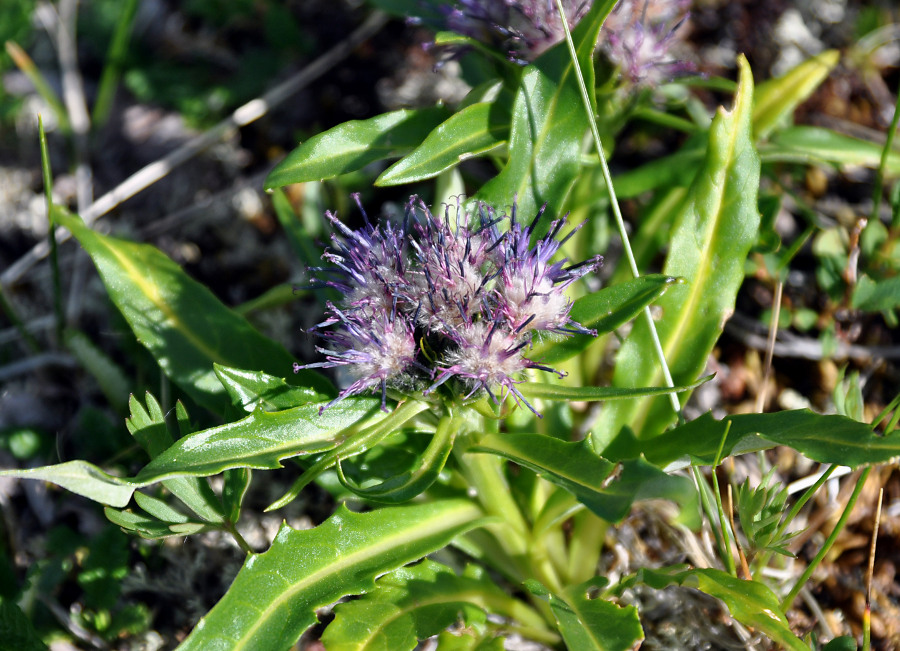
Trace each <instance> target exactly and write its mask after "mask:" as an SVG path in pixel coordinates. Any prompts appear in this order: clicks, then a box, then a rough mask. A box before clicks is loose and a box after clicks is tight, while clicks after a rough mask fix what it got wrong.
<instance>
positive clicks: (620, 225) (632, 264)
mask: <svg viewBox="0 0 900 651" xmlns="http://www.w3.org/2000/svg"><path fill="white" fill-rule="evenodd" d="M556 8H557V10H558V11H559V15H560V19H561V20H562V27H563V31H564V32H565V35H566V44H567V45H568V46H569V54H570V55H571V57H572V66H573V67H574V68H575V76H576V78H577V79H578V88H579V90H580V91H581V100H582V103H583V104H584V110H585V112H586V113H587V118H588V123H589V124H590V126H591V135H592V136H593V137H594V146H595V147H596V148H597V156H598V157H599V159H600V169H601V171H602V172H603V182H604V183H605V184H606V189H607V191H608V192H609V200H610V205H611V206H612V211H613V217H615V220H616V228H617V229H618V230H619V236H620V237H621V238H622V250H623V251H624V252H625V258H626V259H627V260H628V266H629V268H630V269H631V274H632V275H633V276H634V277H635V278H640V276H641V272H640V270H639V269H638V266H637V262H636V261H635V258H634V253H633V251H632V250H631V242H630V241H629V239H628V231H626V230H625V220H624V219H623V217H622V211H621V209H620V208H619V201H618V199H617V198H616V190H615V188H614V187H613V182H612V175H611V174H610V173H609V165H607V163H606V156H605V155H604V153H603V143H602V142H601V141H600V131H599V130H598V129H597V122H596V120H594V114H593V111H592V110H591V100H590V97H589V96H588V91H587V86H586V85H585V83H584V75H582V73H581V66H580V65H579V64H578V54H577V53H576V52H575V43H574V42H573V41H572V34H571V33H570V32H569V23H568V21H567V20H566V13H565V9H564V8H563V3H562V0H556ZM644 320H645V321H646V322H647V329H648V330H649V332H650V339H651V340H652V341H653V349H654V351H655V353H656V357H657V359H659V364H660V368H661V369H662V373H663V378H664V379H665V382H666V386H668V387H674V386H675V381H674V380H673V379H672V374H671V373H670V372H669V365H668V363H666V354H665V352H664V351H663V347H662V343H661V342H660V340H659V334H658V333H657V332H656V324H655V323H654V322H653V315H652V314H650V307H649V306H648V307H645V308H644ZM668 395H669V400H670V402H671V403H672V409H674V410H675V413H676V414H677V415H678V421H679V422H681V423H683V422H684V415H683V414H682V412H681V403H680V402H679V401H678V395H677V394H676V393H675V392H672V393H670V394H668Z"/></svg>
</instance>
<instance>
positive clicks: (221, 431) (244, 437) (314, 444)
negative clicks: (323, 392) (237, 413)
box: [135, 396, 381, 484]
mask: <svg viewBox="0 0 900 651" xmlns="http://www.w3.org/2000/svg"><path fill="white" fill-rule="evenodd" d="M321 406H322V403H310V404H307V405H303V406H302V407H295V408H294V409H287V410H285V411H276V412H271V413H269V412H264V411H255V412H253V413H252V414H250V415H249V416H247V417H246V418H244V419H243V420H240V421H238V422H236V423H228V424H226V425H220V426H219V427H213V428H211V429H208V430H203V431H201V432H197V433H195V434H191V435H190V436H186V437H184V438H182V439H179V440H178V441H177V442H176V443H175V444H174V445H172V446H171V447H170V448H168V449H167V450H166V451H165V452H163V453H162V454H160V455H159V456H157V457H155V458H154V459H153V461H151V462H150V463H149V464H147V465H146V466H145V467H144V468H143V469H142V470H141V471H140V472H139V473H138V474H137V476H136V477H135V481H137V482H140V483H142V484H148V483H152V482H155V481H160V480H161V479H164V478H167V477H174V476H183V475H189V476H195V477H204V476H209V475H215V474H218V473H220V472H222V471H224V470H228V469H230V468H257V469H269V470H272V469H275V468H281V463H280V461H281V460H283V459H286V458H288V457H294V456H298V455H301V454H314V453H318V452H324V451H325V450H330V449H331V448H333V447H334V446H335V445H337V444H338V443H340V442H341V441H342V440H344V439H345V438H347V437H349V436H351V435H352V434H353V433H354V432H356V431H358V428H359V427H360V426H362V425H363V424H364V423H369V422H370V421H371V420H372V419H373V418H380V414H381V411H380V409H379V408H380V406H381V401H380V400H379V399H377V398H367V397H359V396H351V397H349V398H346V399H344V400H342V401H341V402H339V403H337V404H336V405H333V406H331V407H329V408H328V409H326V410H325V411H324V412H322V413H321V414H320V413H319V408H320V407H321Z"/></svg>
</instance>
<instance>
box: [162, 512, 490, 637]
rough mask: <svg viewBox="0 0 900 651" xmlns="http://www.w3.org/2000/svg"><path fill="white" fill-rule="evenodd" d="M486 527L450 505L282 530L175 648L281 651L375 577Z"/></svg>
mask: <svg viewBox="0 0 900 651" xmlns="http://www.w3.org/2000/svg"><path fill="white" fill-rule="evenodd" d="M485 522H487V520H486V519H485V518H483V514H482V512H481V511H480V510H479V509H478V508H477V507H476V506H474V505H473V504H472V503H471V502H469V501H468V500H448V501H443V502H433V503H430V504H422V505H416V506H402V507H386V508H383V509H379V510H377V511H372V512H370V513H363V514H358V513H352V512H350V511H349V510H348V509H347V508H346V507H344V506H340V507H338V510H337V512H336V513H335V514H334V515H332V516H331V517H330V518H329V519H328V520H327V521H326V522H324V523H323V524H321V525H320V526H318V527H316V528H315V529H309V530H305V531H296V530H294V529H291V528H290V527H288V526H287V525H283V526H282V528H281V530H280V531H279V532H278V535H277V536H276V538H275V541H274V542H273V543H272V546H271V548H270V549H269V550H268V551H267V552H265V553H264V554H251V555H250V556H249V557H248V558H247V561H246V562H245V563H244V567H243V568H242V569H241V571H240V572H239V573H238V575H237V578H235V580H234V583H233V584H232V585H231V588H229V590H228V592H227V593H226V594H225V596H224V597H223V598H222V599H221V601H219V603H218V604H216V606H215V607H214V608H213V609H212V610H211V611H210V612H209V613H208V614H207V615H206V616H205V617H203V619H201V620H200V622H199V623H198V624H197V626H196V628H195V629H194V630H193V632H192V633H191V634H190V636H188V638H187V639H186V640H185V641H184V642H183V643H182V644H181V646H179V647H178V648H179V649H180V650H181V651H189V650H191V649H202V650H203V651H206V650H208V649H232V650H235V651H237V650H238V649H286V648H288V647H289V646H291V645H292V644H294V643H295V642H296V641H297V639H298V638H299V637H300V635H301V634H302V633H303V631H305V630H306V629H307V628H309V627H310V626H312V625H313V624H315V623H316V609H317V608H321V607H323V606H327V605H329V604H332V603H334V602H335V601H337V600H338V599H340V598H341V597H342V596H344V595H348V594H360V593H365V592H369V591H371V590H372V589H373V588H374V587H375V578H376V577H377V576H379V575H381V574H384V573H385V572H389V571H391V570H394V569H396V568H398V567H401V566H403V565H405V564H406V563H409V562H410V561H414V560H416V559H419V558H421V557H422V556H424V555H425V554H428V553H430V552H433V551H436V550H438V549H441V548H442V547H444V546H445V545H447V544H448V543H449V542H450V541H451V540H453V539H454V538H455V537H456V536H458V535H459V534H461V533H464V532H466V531H469V530H471V529H473V528H475V527H478V526H481V525H483V524H484V523H485Z"/></svg>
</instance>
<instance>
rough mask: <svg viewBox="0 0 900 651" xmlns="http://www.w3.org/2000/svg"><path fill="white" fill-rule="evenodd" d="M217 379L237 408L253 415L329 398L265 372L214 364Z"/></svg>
mask: <svg viewBox="0 0 900 651" xmlns="http://www.w3.org/2000/svg"><path fill="white" fill-rule="evenodd" d="M213 369H214V370H215V372H216V376H217V377H218V378H219V381H220V382H221V383H222V386H224V387H225V391H227V392H228V395H229V396H231V402H232V403H233V404H234V406H235V407H238V408H240V409H242V410H243V411H247V412H252V411H255V410H256V409H262V410H264V411H283V410H285V409H293V408H294V407H300V406H301V405H305V404H307V403H309V402H319V401H322V400H324V399H325V398H327V397H328V396H325V395H322V394H320V393H318V392H316V390H315V389H311V388H308V387H295V386H293V385H290V384H288V383H287V382H285V381H284V379H283V378H280V377H275V376H273V375H268V374H266V373H263V372H262V371H245V370H243V369H239V368H229V367H227V366H222V365H221V364H214V365H213Z"/></svg>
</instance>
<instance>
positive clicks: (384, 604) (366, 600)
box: [322, 559, 553, 651]
mask: <svg viewBox="0 0 900 651" xmlns="http://www.w3.org/2000/svg"><path fill="white" fill-rule="evenodd" d="M485 611H488V612H491V613H493V614H496V615H501V616H503V617H508V618H510V619H513V620H516V621H518V622H519V623H520V624H523V625H530V626H533V627H534V628H536V629H537V630H538V631H540V632H541V633H543V634H544V636H545V638H546V637H547V636H549V637H551V638H552V637H553V633H551V632H550V631H548V630H547V629H546V627H545V625H544V623H543V621H542V618H541V616H540V615H539V614H538V613H537V612H535V611H534V610H532V609H531V608H530V607H528V606H527V605H526V604H525V603H523V602H521V601H519V600H517V599H515V598H513V597H510V596H509V595H507V594H506V593H505V592H504V591H503V590H501V589H500V588H499V587H498V586H497V584H496V582H494V581H493V580H492V579H491V578H490V577H489V576H487V575H486V574H485V573H484V571H483V570H480V569H477V568H475V567H474V566H470V567H468V568H467V569H466V572H465V574H464V575H462V576H458V575H457V574H456V573H455V572H454V571H453V570H452V569H450V568H449V567H446V566H444V565H441V564H439V563H435V562H434V561H431V560H428V559H426V560H424V561H422V562H421V563H419V564H418V565H413V566H411V567H403V568H400V569H399V570H396V571H394V572H391V573H390V574H387V575H385V576H384V577H382V578H380V579H379V580H378V581H377V582H376V588H375V590H373V591H372V592H370V593H369V594H367V595H365V596H363V597H361V598H360V599H357V600H354V601H348V602H345V603H342V604H339V605H338V606H336V607H335V611H334V612H335V618H334V621H333V622H332V623H331V624H329V626H328V628H326V629H325V634H324V635H323V636H322V643H323V644H324V645H325V647H326V648H327V649H330V650H333V651H374V650H376V649H378V650H379V651H382V650H383V651H404V650H407V649H413V648H415V646H416V644H417V643H418V642H419V641H421V640H425V639H427V638H429V637H431V636H432V635H437V634H438V633H440V632H441V631H442V630H443V629H445V628H447V627H448V626H450V625H452V624H454V623H456V622H457V621H462V623H463V624H464V625H467V626H468V625H471V624H473V623H477V624H484V622H485ZM519 618H522V619H525V621H521V619H519Z"/></svg>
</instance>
